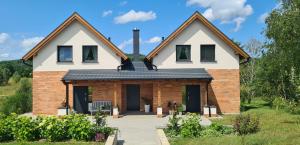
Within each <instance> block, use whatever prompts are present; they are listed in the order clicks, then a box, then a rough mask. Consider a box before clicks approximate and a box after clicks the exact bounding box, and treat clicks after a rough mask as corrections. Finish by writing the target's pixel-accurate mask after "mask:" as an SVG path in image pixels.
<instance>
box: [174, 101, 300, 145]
mask: <svg viewBox="0 0 300 145" xmlns="http://www.w3.org/2000/svg"><path fill="white" fill-rule="evenodd" d="M244 109H245V110H246V111H244V112H243V113H250V114H252V115H257V116H258V117H259V118H260V127H261V129H260V131H259V132H258V133H256V134H251V135H246V136H244V137H241V136H236V135H226V136H222V137H200V138H194V139H191V138H177V139H170V143H171V144H172V145H242V144H245V145H265V144H267V145H296V144H300V115H292V114H289V113H286V112H283V111H277V110H273V109H271V108H270V107H269V106H268V104H267V103H266V102H264V101H262V100H255V101H254V102H253V103H251V104H250V105H244ZM223 117H224V119H218V120H212V121H213V122H218V123H221V124H225V125H229V124H230V125H232V122H233V119H234V117H235V116H234V115H228V116H223Z"/></svg>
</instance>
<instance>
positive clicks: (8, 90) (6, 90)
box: [0, 83, 19, 98]
mask: <svg viewBox="0 0 300 145" xmlns="http://www.w3.org/2000/svg"><path fill="white" fill-rule="evenodd" d="M18 86H19V84H18V83H17V84H8V85H5V86H0V98H1V97H3V96H11V95H14V94H15V91H16V89H17V88H18Z"/></svg>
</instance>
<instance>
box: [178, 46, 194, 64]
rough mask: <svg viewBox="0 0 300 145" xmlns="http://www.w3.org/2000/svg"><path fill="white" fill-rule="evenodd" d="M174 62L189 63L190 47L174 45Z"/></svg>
mask: <svg viewBox="0 0 300 145" xmlns="http://www.w3.org/2000/svg"><path fill="white" fill-rule="evenodd" d="M176 61H191V45H176Z"/></svg>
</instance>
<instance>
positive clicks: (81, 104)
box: [73, 86, 88, 114]
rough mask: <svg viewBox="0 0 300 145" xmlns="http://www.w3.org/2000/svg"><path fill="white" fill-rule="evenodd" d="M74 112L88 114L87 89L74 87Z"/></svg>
mask: <svg viewBox="0 0 300 145" xmlns="http://www.w3.org/2000/svg"><path fill="white" fill-rule="evenodd" d="M73 90H74V91H73V94H74V95H73V96H74V110H75V111H76V112H77V113H84V114H85V113H88V87H87V86H74V88H73Z"/></svg>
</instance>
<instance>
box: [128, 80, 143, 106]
mask: <svg viewBox="0 0 300 145" xmlns="http://www.w3.org/2000/svg"><path fill="white" fill-rule="evenodd" d="M126 96H127V110H128V111H139V110H140V85H132V84H130V85H126Z"/></svg>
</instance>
